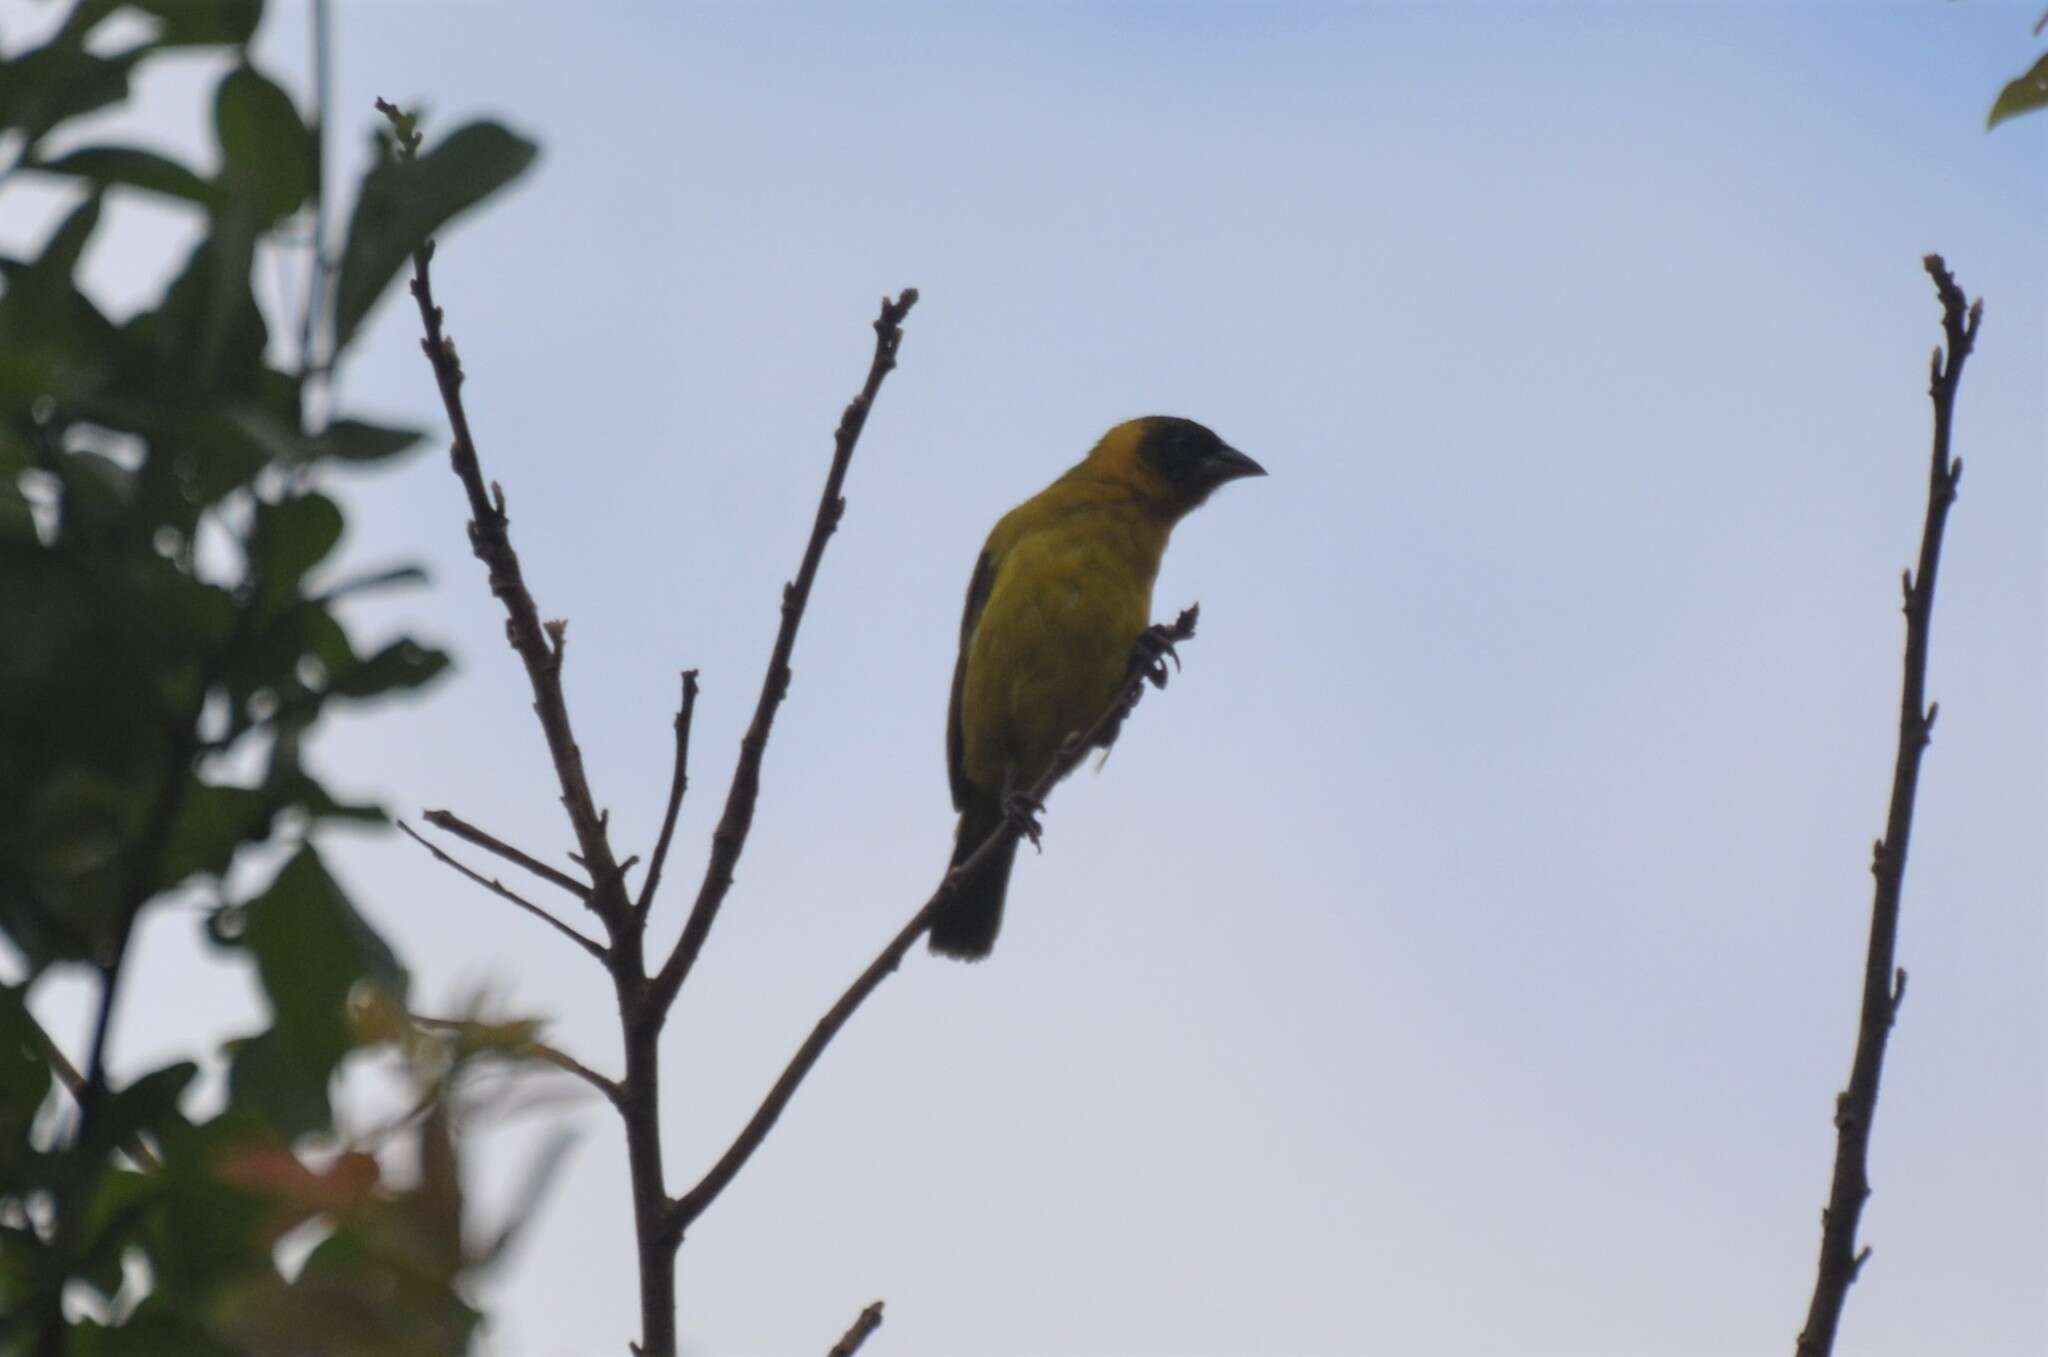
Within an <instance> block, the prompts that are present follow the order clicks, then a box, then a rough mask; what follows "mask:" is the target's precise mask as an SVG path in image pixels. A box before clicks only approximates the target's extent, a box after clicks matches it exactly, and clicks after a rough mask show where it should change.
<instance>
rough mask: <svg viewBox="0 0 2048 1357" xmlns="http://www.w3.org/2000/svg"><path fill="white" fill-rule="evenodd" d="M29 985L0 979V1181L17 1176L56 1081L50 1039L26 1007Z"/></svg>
mask: <svg viewBox="0 0 2048 1357" xmlns="http://www.w3.org/2000/svg"><path fill="white" fill-rule="evenodd" d="M27 996H28V986H27V985H0V1183H13V1182H16V1181H18V1175H19V1173H20V1172H21V1167H22V1166H21V1162H20V1161H21V1159H22V1157H23V1156H25V1155H26V1154H27V1153H28V1144H29V1139H28V1133H29V1127H30V1126H31V1125H32V1124H33V1123H34V1122H35V1119H36V1114H37V1113H38V1112H39V1111H41V1110H42V1106H43V1102H44V1100H45V1099H47V1098H48V1097H49V1095H50V1090H51V1088H52V1087H54V1082H55V1076H54V1075H53V1074H52V1073H51V1071H50V1064H49V1061H47V1060H46V1059H45V1058H44V1056H43V1052H44V1051H45V1050H47V1049H49V1048H50V1039H49V1037H48V1035H47V1034H45V1033H44V1031H43V1029H42V1025H41V1024H40V1023H38V1022H37V1021H36V1020H35V1015H34V1014H32V1013H30V1012H29V1011H28V1003H27Z"/></svg>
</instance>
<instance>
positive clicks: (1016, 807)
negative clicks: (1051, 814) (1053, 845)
mask: <svg viewBox="0 0 2048 1357" xmlns="http://www.w3.org/2000/svg"><path fill="white" fill-rule="evenodd" d="M1044 813H1045V803H1044V802H1043V801H1040V800H1039V799H1038V798H1037V797H1035V796H1031V795H1029V794H1027V793H1025V792H1011V793H1010V795H1009V799H1008V800H1006V801H1004V802H1003V815H1004V817H1005V818H1007V819H1008V820H1009V822H1010V823H1011V824H1013V825H1015V826H1016V827H1017V833H1018V834H1019V835H1020V836H1022V837H1023V838H1026V839H1029V840H1031V846H1032V847H1033V848H1035V849H1037V850H1038V851H1039V852H1041V853H1042V852H1044V851H1045V850H1044V849H1043V848H1040V847H1039V843H1038V840H1039V838H1040V837H1041V836H1042V835H1043V834H1044V833H1045V827H1044V826H1043V825H1041V824H1039V823H1038V817H1039V816H1041V815H1043V814H1044Z"/></svg>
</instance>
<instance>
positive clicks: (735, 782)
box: [648, 287, 917, 1012]
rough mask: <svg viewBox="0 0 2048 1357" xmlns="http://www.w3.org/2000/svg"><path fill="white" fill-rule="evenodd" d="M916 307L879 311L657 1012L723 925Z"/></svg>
mask: <svg viewBox="0 0 2048 1357" xmlns="http://www.w3.org/2000/svg"><path fill="white" fill-rule="evenodd" d="M915 305H917V289H916V288H914V287H907V288H905V289H903V293H902V295H901V296H899V297H897V298H896V299H895V300H894V301H891V300H890V299H888V298H887V297H884V298H883V299H882V313H881V314H880V315H879V316H877V317H876V318H875V355H874V358H873V359H872V360H871V361H870V362H869V364H868V376H867V381H865V382H864V383H862V385H861V389H860V394H859V395H857V396H855V397H854V398H853V400H852V401H851V402H849V403H848V404H847V407H846V412H845V413H844V414H842V415H841V416H840V417H839V429H838V431H837V432H836V433H834V434H833V436H832V468H831V470H830V471H828V472H827V473H826V475H825V489H824V491H823V493H821V494H820V495H819V497H818V512H817V517H816V518H815V519H814V520H813V522H812V525H811V538H810V541H809V543H807V544H806V545H805V547H804V558H803V563H802V564H801V565H799V566H798V567H797V572H796V579H795V580H793V581H791V582H790V583H788V584H785V585H784V586H782V625H781V627H780V628H779V629H778V630H777V631H776V633H775V648H774V649H773V650H772V651H770V652H769V655H768V672H767V674H766V675H765V676H764V677H763V678H762V680H761V696H760V698H759V700H757V701H756V702H755V704H754V719H753V721H752V722H751V723H750V724H749V725H748V726H747V733H746V735H745V736H744V737H743V738H742V739H741V740H740V757H739V762H738V763H736V764H735V765H734V766H733V772H732V786H731V788H730V789H729V790H728V791H727V792H726V796H725V810H724V812H723V813H722V814H721V815H720V816H719V819H718V828H717V829H716V830H714V831H713V832H712V835H711V860H710V861H709V862H708V863H707V864H706V865H705V868H704V882H703V884H702V885H701V886H699V887H698V890H697V900H696V903H695V904H693V905H692V906H691V907H690V917H689V921H688V922H687V923H685V924H684V925H683V933H682V936H681V937H680V938H678V939H677V941H676V946H675V950H674V951H673V952H671V953H669V957H668V960H667V961H665V962H664V963H662V967H661V972H660V974H659V975H657V976H656V977H655V979H654V983H653V985H652V986H651V988H650V991H649V995H648V999H649V1002H650V1004H651V1006H652V1007H653V1009H654V1011H656V1012H662V1011H666V1009H667V1008H668V1006H669V1004H671V1003H672V1002H674V1000H675V996H676V992H677V991H678V990H680V989H681V988H682V986H683V981H684V980H686V979H688V978H689V975H690V968H691V967H692V966H694V965H696V964H697V954H698V953H699V952H701V951H702V950H703V949H704V940H705V939H706V938H708V937H709V936H710V935H711V925H712V924H713V923H714V922H716V921H717V919H718V909H719V906H720V905H722V904H724V903H725V894H726V892H727V891H728V890H730V889H732V874H733V869H734V868H735V867H736V866H737V865H738V864H739V860H740V852H741V850H743V849H744V848H745V847H746V846H747V833H748V831H749V830H751V829H752V828H753V825H754V803H755V802H756V801H757V800H759V799H760V794H761V756H762V755H763V754H765V753H766V752H767V749H768V734H769V731H770V730H771V729H772V728H773V727H774V725H775V713H776V711H777V710H778V709H779V708H780V707H781V706H782V699H783V698H784V697H786V696H787V695H788V693H789V677H790V675H789V659H790V655H791V654H792V653H793V652H794V651H795V649H796V633H797V628H798V627H799V626H801V625H802V624H803V620H804V607H805V605H806V604H808V603H809V602H810V601H811V585H812V583H813V582H814V581H816V579H817V578H818V564H819V562H820V561H822V560H823V559H824V557H825V543H826V542H827V541H829V540H830V539H831V536H832V533H833V532H834V530H835V529H837V528H838V526H839V519H840V517H841V515H843V514H844V513H845V512H846V500H845V498H844V497H843V496H842V495H841V493H840V491H841V490H842V489H843V488H844V486H845V485H846V469H847V467H848V466H849V465H851V463H852V461H853V450H854V447H855V445H856V444H858V443H859V442H860V433H861V430H862V429H863V428H865V427H866V426H867V422H868V412H869V411H870V410H872V409H873V408H874V404H875V397H876V395H877V394H878V393H879V392H880V391H881V389H882V380H883V378H885V377H887V376H888V375H889V373H890V372H891V371H892V370H893V369H894V368H895V366H896V349H897V347H898V346H899V345H900V344H901V343H902V342H903V318H904V317H905V316H907V315H909V314H910V308H911V307H913V306H915Z"/></svg>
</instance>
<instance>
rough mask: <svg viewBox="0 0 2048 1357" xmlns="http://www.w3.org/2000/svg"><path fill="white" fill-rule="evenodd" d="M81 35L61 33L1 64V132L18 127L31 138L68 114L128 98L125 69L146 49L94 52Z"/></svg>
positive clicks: (42, 132)
mask: <svg viewBox="0 0 2048 1357" xmlns="http://www.w3.org/2000/svg"><path fill="white" fill-rule="evenodd" d="M82 39H83V35H82V34H78V33H72V32H66V33H62V34H59V36H58V37H57V38H56V39H55V40H54V41H52V42H51V43H49V44H48V45H47V46H43V47H38V48H35V49H34V50H33V51H28V52H23V53H21V54H20V55H19V56H16V57H14V58H13V59H11V60H8V61H5V62H0V130H4V129H6V128H10V127H12V128H19V129H20V130H21V131H22V133H23V134H24V135H25V136H26V137H27V138H28V140H29V141H30V142H34V141H36V140H38V139H39V138H41V137H42V135H43V134H44V133H45V132H48V131H49V130H50V129H51V128H53V127H55V126H56V125H57V124H58V123H60V122H63V121H65V120H66V119H68V118H75V117H77V116H79V115H80V114H81V113H90V112H92V111H93V110H94V109H99V108H105V107H106V106H107V105H108V104H116V103H119V102H120V101H121V100H123V99H126V98H127V97H128V72H129V71H130V70H131V69H132V68H133V67H134V65H135V63H136V62H137V61H138V60H139V59H141V57H142V56H143V55H144V53H145V52H146V51H147V48H135V49H132V50H130V51H126V52H122V53H119V54H117V55H115V56H111V57H103V56H95V55H93V54H92V53H91V52H88V51H86V50H85V48H84V47H83V46H82Z"/></svg>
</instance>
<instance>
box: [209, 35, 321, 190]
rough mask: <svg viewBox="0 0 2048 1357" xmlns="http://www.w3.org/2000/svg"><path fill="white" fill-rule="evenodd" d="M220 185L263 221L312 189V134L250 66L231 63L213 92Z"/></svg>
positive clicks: (273, 86)
mask: <svg viewBox="0 0 2048 1357" xmlns="http://www.w3.org/2000/svg"><path fill="white" fill-rule="evenodd" d="M213 124H214V131H215V133H216V135H218V136H219V138H220V149H221V156H222V162H223V163H222V166H221V182H222V187H223V188H224V189H225V191H226V192H227V194H229V195H230V196H232V197H234V198H236V199H238V200H241V201H245V202H248V203H250V204H252V205H253V206H254V207H255V209H256V211H257V212H258V213H259V214H260V216H261V217H262V219H263V221H264V222H265V223H266V224H268V223H271V222H275V221H276V220H277V219H278V218H280V217H283V216H286V215H288V214H290V213H292V212H294V211H297V210H298V207H299V205H300V204H301V203H303V202H305V201H306V196H307V195H308V194H309V193H311V192H312V191H313V182H314V175H315V164H314V157H315V155H316V154H317V147H316V146H315V143H314V140H313V134H312V133H311V132H309V131H307V130H306V124H305V122H304V121H303V120H302V119H301V118H300V117H299V109H298V105H296V104H294V103H293V102H292V97H291V96H290V95H289V94H286V93H285V92H284V91H283V90H282V89H280V88H279V87H278V85H277V84H276V82H275V81H273V80H271V79H270V78H269V77H268V76H265V75H263V74H262V73H260V72H259V71H257V70H256V69H255V68H254V67H253V66H237V67H236V68H235V69H234V70H232V71H229V72H228V73H227V75H226V76H224V77H222V79H221V82H220V87H219V89H218V90H217V91H216V92H215V94H214V103H213Z"/></svg>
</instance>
